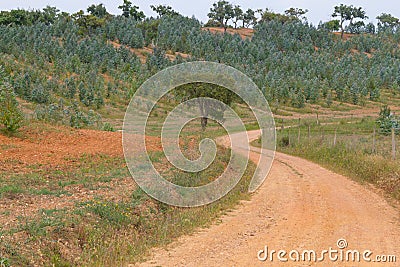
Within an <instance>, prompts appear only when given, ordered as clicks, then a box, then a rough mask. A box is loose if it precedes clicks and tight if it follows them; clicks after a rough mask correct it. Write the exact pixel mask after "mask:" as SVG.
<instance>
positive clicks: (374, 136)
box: [372, 126, 376, 154]
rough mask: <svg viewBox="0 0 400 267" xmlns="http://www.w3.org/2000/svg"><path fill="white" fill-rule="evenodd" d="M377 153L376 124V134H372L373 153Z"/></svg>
mask: <svg viewBox="0 0 400 267" xmlns="http://www.w3.org/2000/svg"><path fill="white" fill-rule="evenodd" d="M375 153H376V127H375V126H374V135H373V136H372V154H375Z"/></svg>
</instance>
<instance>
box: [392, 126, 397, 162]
mask: <svg viewBox="0 0 400 267" xmlns="http://www.w3.org/2000/svg"><path fill="white" fill-rule="evenodd" d="M395 136H396V135H395V132H394V128H392V158H393V160H396V138H395Z"/></svg>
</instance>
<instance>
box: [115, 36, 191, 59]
mask: <svg viewBox="0 0 400 267" xmlns="http://www.w3.org/2000/svg"><path fill="white" fill-rule="evenodd" d="M109 43H110V44H112V45H113V46H114V47H115V48H120V47H121V46H122V45H121V44H119V43H117V42H114V41H109ZM124 47H125V48H127V49H129V50H130V51H131V52H132V53H134V54H135V55H136V56H137V57H138V58H139V59H140V62H141V63H142V64H144V63H146V60H147V55H149V54H150V55H151V54H153V49H152V48H151V47H143V48H130V47H127V46H124ZM178 55H179V56H181V57H183V58H188V57H189V55H188V54H185V53H180V52H175V53H174V52H172V51H167V53H166V54H165V56H166V57H167V58H168V59H169V60H170V61H174V60H175V59H176V57H177V56H178Z"/></svg>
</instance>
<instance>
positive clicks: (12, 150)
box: [0, 125, 161, 172]
mask: <svg viewBox="0 0 400 267" xmlns="http://www.w3.org/2000/svg"><path fill="white" fill-rule="evenodd" d="M41 127H44V129H41ZM159 139H160V138H157V137H146V140H147V141H148V149H149V150H153V151H154V150H155V151H158V150H160V149H161V147H159V145H158V144H159V143H160V142H159ZM99 154H101V155H108V156H120V157H122V156H123V151H122V133H119V132H104V131H95V130H77V129H71V128H67V127H56V126H44V125H37V126H33V127H32V126H29V127H24V128H22V130H21V131H20V133H19V134H18V136H17V137H7V136H4V135H0V171H7V172H20V171H21V170H22V169H23V168H24V167H26V166H29V165H31V164H38V165H46V166H48V167H57V166H65V165H74V163H75V164H76V161H77V160H78V159H79V158H80V157H81V156H83V155H88V156H93V155H99Z"/></svg>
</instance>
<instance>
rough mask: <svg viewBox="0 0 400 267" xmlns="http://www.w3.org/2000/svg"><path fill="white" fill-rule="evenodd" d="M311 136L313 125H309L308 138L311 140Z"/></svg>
mask: <svg viewBox="0 0 400 267" xmlns="http://www.w3.org/2000/svg"><path fill="white" fill-rule="evenodd" d="M310 138H311V125H310V124H309V125H308V140H309V141H310Z"/></svg>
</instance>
